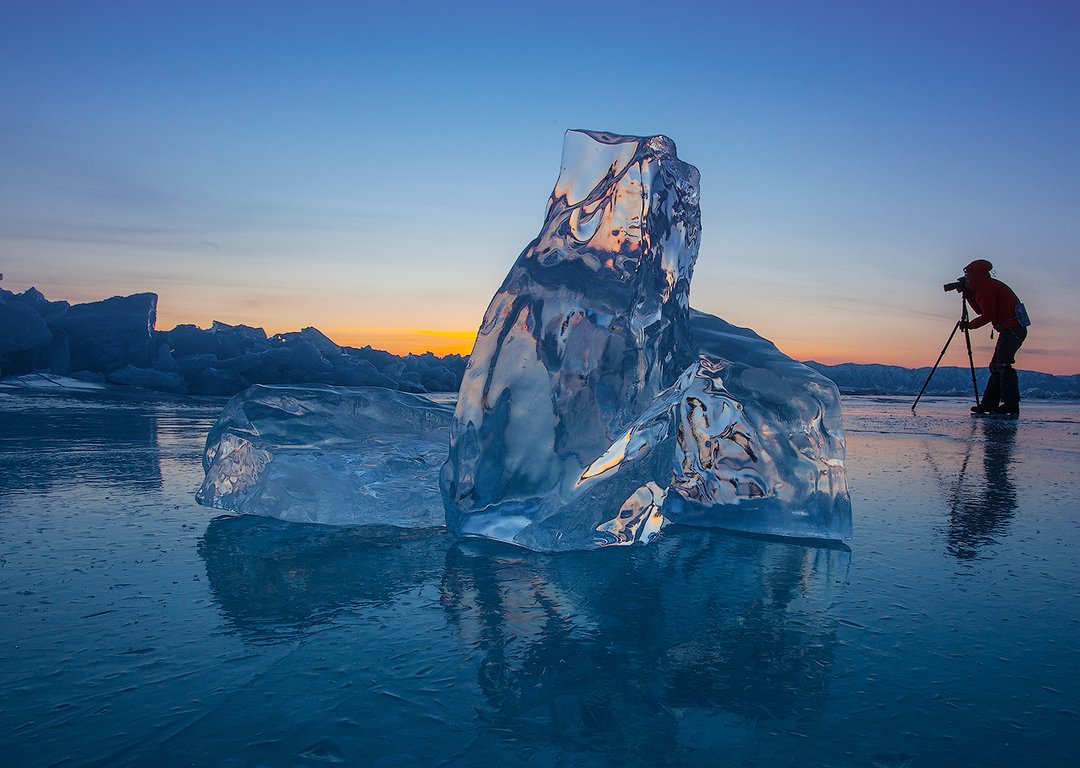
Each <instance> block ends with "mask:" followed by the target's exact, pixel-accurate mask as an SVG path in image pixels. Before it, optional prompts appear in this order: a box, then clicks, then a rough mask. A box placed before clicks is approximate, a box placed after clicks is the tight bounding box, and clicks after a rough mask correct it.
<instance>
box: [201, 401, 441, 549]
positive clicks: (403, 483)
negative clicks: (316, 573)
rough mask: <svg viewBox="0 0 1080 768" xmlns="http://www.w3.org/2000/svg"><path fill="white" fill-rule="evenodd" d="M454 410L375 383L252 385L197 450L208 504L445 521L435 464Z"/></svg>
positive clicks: (360, 521) (416, 522)
mask: <svg viewBox="0 0 1080 768" xmlns="http://www.w3.org/2000/svg"><path fill="white" fill-rule="evenodd" d="M452 416H453V411H452V409H451V408H450V407H449V406H447V405H442V404H439V403H435V402H433V401H431V400H428V399H427V398H424V397H419V396H417V395H410V394H406V393H404V392H397V391H394V390H389V389H382V388H380V387H357V388H346V387H274V386H264V385H256V386H253V387H250V388H249V389H247V390H245V391H244V392H241V393H240V394H238V395H236V396H235V397H233V398H232V399H231V400H230V401H229V403H228V404H227V405H226V406H225V409H224V410H223V411H222V413H221V416H220V417H219V418H218V420H217V422H216V423H215V424H214V427H213V428H212V429H211V430H210V434H209V435H208V436H207V438H206V449H205V451H204V453H203V469H204V470H205V472H206V477H205V479H204V480H203V484H202V487H201V488H200V489H199V491H198V493H196V495H195V498H196V500H197V501H198V502H199V503H200V504H203V505H205V506H209V507H215V508H217V509H227V510H232V511H234V512H242V513H247V514H256V515H266V516H268V517H275V518H278V519H281V520H290V521H293V522H310V523H324V524H329V525H369V524H381V525H396V526H401V527H408V528H420V527H434V526H442V525H443V511H442V501H441V498H440V496H439V484H438V476H439V468H440V466H441V465H442V463H443V461H444V460H445V458H446V444H447V440H448V430H449V426H450V419H451V417H452Z"/></svg>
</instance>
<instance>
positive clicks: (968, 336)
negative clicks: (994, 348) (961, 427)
mask: <svg viewBox="0 0 1080 768" xmlns="http://www.w3.org/2000/svg"><path fill="white" fill-rule="evenodd" d="M964 340H965V341H966V342H967V353H968V365H969V366H971V388H972V389H973V390H974V391H975V407H976V408H981V407H982V404H981V403H980V402H979V385H978V383H977V382H976V381H975V358H974V357H972V356H971V334H970V333H968V329H967V328H965V329H964Z"/></svg>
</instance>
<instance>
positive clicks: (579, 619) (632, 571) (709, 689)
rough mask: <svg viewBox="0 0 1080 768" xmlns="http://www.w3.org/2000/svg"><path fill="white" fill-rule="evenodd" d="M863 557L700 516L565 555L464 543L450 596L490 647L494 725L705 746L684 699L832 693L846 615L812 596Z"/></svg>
mask: <svg viewBox="0 0 1080 768" xmlns="http://www.w3.org/2000/svg"><path fill="white" fill-rule="evenodd" d="M849 562H850V553H849V552H848V551H847V550H846V549H820V548H814V547H805V546H800V545H798V544H793V543H787V542H778V541H772V540H764V539H759V538H751V537H742V536H731V535H727V534H722V533H715V532H708V531H702V530H700V529H682V530H679V531H677V532H674V533H670V534H668V535H666V536H665V537H664V538H663V539H662V540H661V541H659V542H658V543H657V544H656V545H655V546H651V547H649V548H647V549H644V550H633V551H621V552H592V553H585V554H581V555H562V556H559V557H544V556H540V555H535V554H532V553H519V552H514V551H507V550H492V549H490V548H479V549H477V548H475V547H471V546H469V545H466V546H456V547H454V548H452V549H451V550H450V552H449V553H448V555H447V565H446V570H445V575H444V580H443V604H444V607H445V608H446V611H447V614H448V617H449V620H450V622H451V624H452V625H454V626H456V627H457V628H458V630H459V632H460V634H461V637H462V639H463V641H464V642H466V643H468V644H470V645H471V646H473V647H475V648H476V649H477V650H478V651H480V652H481V654H482V662H481V666H480V672H479V685H480V689H481V691H482V692H483V695H484V697H485V699H486V701H487V704H488V707H489V710H488V711H487V712H485V713H484V715H485V716H486V717H487V718H488V719H489V720H490V721H491V724H492V729H491V734H490V735H492V736H493V737H495V738H499V737H500V736H499V734H504V735H506V737H507V738H511V739H512V740H513V741H518V742H520V741H542V742H551V741H555V742H557V743H559V744H563V745H575V746H576V747H577V748H582V749H598V750H603V751H604V752H605V753H607V754H610V755H613V756H618V755H619V754H624V756H625V757H626V759H627V760H634V761H638V762H664V761H665V760H670V759H671V756H672V750H675V749H679V750H691V751H692V750H693V749H694V746H693V745H688V744H686V743H685V739H682V738H680V733H681V731H680V726H679V723H678V722H677V718H676V716H675V714H674V713H675V712H676V711H686V710H698V711H701V712H703V713H706V714H707V713H709V712H711V711H712V710H715V709H719V710H722V711H725V712H729V713H733V714H736V715H739V716H742V717H744V718H746V719H748V720H768V719H772V718H783V717H787V716H790V715H793V714H796V713H802V714H805V713H806V712H808V711H810V710H814V709H819V710H820V709H823V708H824V703H825V700H826V689H827V677H828V670H829V668H830V666H831V662H832V658H833V653H834V648H835V646H836V643H837V639H836V628H835V622H834V621H833V620H832V619H830V618H829V617H828V616H827V615H826V614H824V613H822V612H820V610H819V606H820V605H821V603H822V601H814V600H807V599H806V598H807V597H808V596H809V595H811V594H813V595H814V596H816V597H820V595H821V593H823V592H825V593H827V592H828V591H829V590H832V589H838V588H839V587H840V585H842V584H843V583H844V582H845V581H846V570H847V565H848V563H849ZM825 602H827V601H825ZM683 756H689V755H688V753H684V755H683Z"/></svg>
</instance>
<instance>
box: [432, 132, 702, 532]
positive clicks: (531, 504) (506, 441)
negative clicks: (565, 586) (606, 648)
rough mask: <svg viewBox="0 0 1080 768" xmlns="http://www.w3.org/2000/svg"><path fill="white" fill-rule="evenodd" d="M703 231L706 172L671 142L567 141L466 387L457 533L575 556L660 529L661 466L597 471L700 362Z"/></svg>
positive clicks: (449, 474) (456, 451)
mask: <svg viewBox="0 0 1080 768" xmlns="http://www.w3.org/2000/svg"><path fill="white" fill-rule="evenodd" d="M699 231H700V217H699V209H698V173H697V170H696V169H695V168H694V167H693V166H690V165H687V164H686V163H684V162H682V161H680V160H679V159H678V157H677V156H676V153H675V146H674V144H673V142H672V141H671V140H670V139H668V138H666V137H663V136H654V137H652V138H639V137H626V136H613V135H611V134H603V133H591V132H583V131H569V132H567V134H566V143H565V146H564V149H563V166H562V171H561V173H560V175H559V180H558V182H557V183H556V185H555V189H554V191H553V192H552V194H551V198H550V200H549V202H548V210H547V217H546V219H545V221H544V225H543V228H542V229H541V232H540V235H539V236H538V237H537V238H536V240H534V241H533V242H532V243H531V244H529V246H528V247H526V249H525V250H524V252H522V254H521V256H520V257H519V258H518V260H517V262H516V263H515V264H514V266H513V268H512V269H511V270H510V273H509V275H507V277H506V280H505V281H504V282H503V285H502V287H501V288H500V289H499V291H498V293H496V294H495V297H494V298H493V299H492V301H491V304H490V306H489V307H488V310H487V313H486V314H485V316H484V320H483V324H482V325H481V327H480V330H479V332H478V334H477V338H476V343H475V346H474V347H473V353H472V356H471V358H470V361H469V366H468V368H467V369H466V372H465V376H464V379H463V381H462V385H461V390H460V393H459V396H458V404H457V410H456V413H455V418H454V423H453V426H452V428H451V440H450V456H449V459H448V460H447V462H446V465H445V467H444V468H443V474H442V490H443V499H444V503H445V506H446V520H447V526H448V527H449V528H450V530H451V531H452V532H453V533H455V534H459V535H476V536H485V537H489V538H494V539H500V540H503V541H510V542H513V543H516V544H520V545H523V546H526V547H530V548H533V549H542V550H560V549H580V548H589V547H592V546H595V545H596V544H597V543H630V542H632V541H635V540H647V539H648V537H649V536H650V535H651V533H652V532H654V531H655V529H656V528H657V527H658V524H659V521H658V519H657V518H658V507H657V503H658V502H660V501H662V499H663V492H662V491H663V487H665V486H666V484H667V481H668V479H669V478H668V477H667V476H666V475H667V474H668V472H669V468H668V467H667V466H661V465H657V464H656V463H655V461H654V459H657V458H658V457H654V456H651V455H650V457H649V460H647V461H646V460H643V461H640V462H626V463H624V464H623V465H622V466H620V468H619V470H618V471H613V472H606V473H604V475H603V477H602V478H599V477H598V478H595V479H592V480H589V478H584V479H583V478H582V474H583V472H584V471H585V469H586V468H587V467H588V466H590V465H591V464H593V462H594V461H595V460H596V459H597V458H598V457H599V456H601V455H602V454H604V453H605V452H607V451H608V449H609V448H610V446H611V445H612V443H613V442H614V441H615V440H616V439H617V438H618V437H619V435H620V434H621V433H622V431H623V429H624V428H625V426H626V425H628V424H630V423H631V422H633V421H634V420H635V419H636V418H637V417H638V416H639V415H640V414H641V413H642V412H643V411H644V410H645V409H646V408H648V407H649V404H650V403H651V402H652V400H653V398H654V397H655V396H656V395H657V394H658V393H659V392H660V391H662V390H663V389H665V388H666V387H668V386H670V385H671V384H672V383H673V382H674V381H675V380H676V378H677V377H678V376H679V374H680V373H681V372H682V371H683V369H684V368H685V367H686V366H687V365H688V364H689V363H690V362H691V361H692V359H693V356H694V352H693V349H692V346H691V344H690V339H689V327H688V322H687V321H688V304H687V299H688V292H689V288H690V278H691V275H692V272H693V266H694V260H695V259H696V258H697V250H698V233H699ZM650 483H652V484H653V485H650Z"/></svg>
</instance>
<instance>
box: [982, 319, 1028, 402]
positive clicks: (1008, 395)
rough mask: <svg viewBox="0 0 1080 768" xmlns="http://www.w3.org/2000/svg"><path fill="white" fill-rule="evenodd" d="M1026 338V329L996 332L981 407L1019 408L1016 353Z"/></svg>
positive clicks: (1008, 329) (1007, 329)
mask: <svg viewBox="0 0 1080 768" xmlns="http://www.w3.org/2000/svg"><path fill="white" fill-rule="evenodd" d="M1026 338H1027V328H1006V329H1005V330H1004V331H999V332H998V340H997V346H995V347H994V356H993V357H992V358H990V378H989V379H988V380H987V382H986V389H985V390H983V396H982V407H983V408H985V409H988V410H989V409H993V408H997V407H998V406H999V405H1000V406H1002V407H1004V408H1007V409H1010V410H1016V409H1018V408H1019V407H1020V382H1019V380H1018V379H1017V378H1016V369H1015V368H1013V363H1015V362H1016V352H1017V350H1018V349H1020V346H1021V345H1022V344H1023V343H1024V339H1026Z"/></svg>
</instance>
